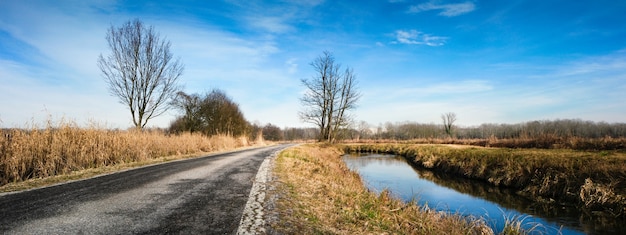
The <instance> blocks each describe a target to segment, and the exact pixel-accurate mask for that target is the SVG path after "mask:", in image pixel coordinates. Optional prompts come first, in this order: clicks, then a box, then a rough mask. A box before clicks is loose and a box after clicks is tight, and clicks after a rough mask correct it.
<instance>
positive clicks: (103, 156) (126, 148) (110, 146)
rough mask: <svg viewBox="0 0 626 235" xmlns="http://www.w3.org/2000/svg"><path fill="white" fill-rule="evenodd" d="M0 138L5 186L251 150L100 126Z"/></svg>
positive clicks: (221, 141) (240, 141)
mask: <svg viewBox="0 0 626 235" xmlns="http://www.w3.org/2000/svg"><path fill="white" fill-rule="evenodd" d="M1 134H2V135H1V136H0V185H4V184H7V183H10V182H19V181H24V180H27V179H31V178H42V177H48V176H54V175H59V174H66V173H69V172H72V171H76V170H82V169H87V168H96V167H102V166H110V165H115V164H118V163H128V162H136V161H143V160H147V159H151V158H158V157H164V156H170V155H187V154H195V153H201V152H213V151H220V150H227V149H234V148H237V147H241V146H246V145H248V144H249V143H248V141H247V139H246V138H234V137H230V136H223V135H222V136H212V137H207V136H203V135H200V134H190V133H184V134H180V135H166V134H164V133H163V132H161V131H136V130H130V131H124V130H108V129H104V128H101V127H99V126H98V125H90V126H89V127H86V128H84V127H79V125H77V124H76V123H75V122H71V121H65V120H62V121H60V122H59V123H58V124H55V123H52V122H50V121H49V122H48V123H47V124H46V126H45V127H43V128H40V127H37V126H35V125H33V127H31V128H29V129H4V130H2V131H1Z"/></svg>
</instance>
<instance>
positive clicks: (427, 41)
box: [392, 30, 448, 47]
mask: <svg viewBox="0 0 626 235" xmlns="http://www.w3.org/2000/svg"><path fill="white" fill-rule="evenodd" d="M394 36H395V38H396V41H393V42H392V43H401V44H414V45H427V46H433V47H434V46H443V45H444V44H445V42H446V40H447V39H448V37H441V36H433V35H430V34H425V33H422V32H420V31H417V30H408V31H405V30H397V31H396V32H395V35H394Z"/></svg>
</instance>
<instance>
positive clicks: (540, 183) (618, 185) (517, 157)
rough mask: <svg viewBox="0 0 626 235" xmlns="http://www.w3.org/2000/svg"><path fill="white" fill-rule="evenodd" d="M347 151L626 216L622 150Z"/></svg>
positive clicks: (373, 147)
mask: <svg viewBox="0 0 626 235" xmlns="http://www.w3.org/2000/svg"><path fill="white" fill-rule="evenodd" d="M345 150H346V151H352V152H377V153H391V154H398V155H402V156H404V157H406V158H407V159H408V160H409V161H411V162H412V163H413V164H414V165H416V166H418V167H423V168H428V169H433V170H435V171H439V172H443V173H446V174H451V175H456V176H460V177H465V178H471V179H478V180H483V181H485V182H488V183H490V184H492V185H495V186H503V187H510V188H514V189H516V190H517V191H518V192H519V193H520V194H522V195H526V196H528V197H529V198H531V199H533V200H541V201H547V202H551V201H556V202H569V203H574V204H577V205H578V206H580V207H581V208H583V209H584V210H587V211H590V212H591V211H593V212H594V214H595V213H598V212H601V213H603V214H604V216H608V217H611V218H621V219H624V218H625V217H626V154H625V153H623V152H622V151H576V150H567V149H511V148H484V147H472V146H458V145H416V144H353V145H345Z"/></svg>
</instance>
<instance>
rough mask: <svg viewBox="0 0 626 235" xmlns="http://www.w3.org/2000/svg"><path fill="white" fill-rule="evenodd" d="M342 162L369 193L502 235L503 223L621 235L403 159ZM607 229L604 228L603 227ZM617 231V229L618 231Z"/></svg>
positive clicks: (575, 214)
mask: <svg viewBox="0 0 626 235" xmlns="http://www.w3.org/2000/svg"><path fill="white" fill-rule="evenodd" d="M343 160H344V161H345V162H346V164H347V165H348V167H349V168H350V169H352V170H355V171H357V172H359V174H360V175H361V178H362V179H363V180H364V181H365V184H366V185H367V187H368V188H370V190H373V191H375V192H381V191H382V190H384V189H387V190H389V191H390V192H391V194H392V195H394V196H396V197H398V198H401V199H403V200H404V201H407V202H409V201H415V202H417V203H418V204H420V205H427V206H428V207H429V208H431V209H435V210H438V211H448V212H452V213H458V214H462V215H468V216H469V215H471V216H476V217H483V218H485V219H486V221H487V223H488V224H489V225H490V226H491V227H492V228H493V229H494V231H495V232H496V234H497V233H498V232H500V231H501V230H502V229H503V227H504V224H505V220H506V219H507V218H508V219H517V220H520V219H521V220H523V224H524V226H523V227H524V228H531V227H535V228H534V229H533V231H534V233H535V234H565V235H573V234H585V233H588V234H620V232H619V231H626V230H624V225H621V226H620V224H621V223H619V222H618V221H609V222H608V225H607V222H606V221H605V220H600V221H596V220H598V219H597V218H594V216H593V215H591V216H585V215H583V214H581V212H580V211H577V210H576V209H575V208H572V207H568V206H565V205H558V204H557V205H555V203H537V202H532V201H529V200H526V199H524V198H523V197H520V196H518V195H516V194H515V192H513V191H510V190H506V189H501V188H497V187H493V186H490V185H487V184H485V183H482V182H480V181H473V180H467V179H458V178H450V177H446V176H445V175H441V174H436V173H434V172H432V171H428V170H419V169H415V168H413V167H411V166H410V165H409V164H408V163H407V161H406V160H405V159H404V158H403V157H399V156H394V155H380V154H369V155H351V154H348V155H345V156H344V157H343ZM607 226H608V227H607ZM620 227H621V228H620Z"/></svg>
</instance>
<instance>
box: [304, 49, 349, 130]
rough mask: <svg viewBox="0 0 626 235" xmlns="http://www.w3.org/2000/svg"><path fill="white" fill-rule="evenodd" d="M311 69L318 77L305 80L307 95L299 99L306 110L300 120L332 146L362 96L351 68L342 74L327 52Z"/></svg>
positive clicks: (315, 61) (314, 62) (339, 67)
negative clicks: (314, 127)
mask: <svg viewBox="0 0 626 235" xmlns="http://www.w3.org/2000/svg"><path fill="white" fill-rule="evenodd" d="M311 66H313V68H314V69H315V72H316V75H315V76H314V77H313V78H311V79H302V84H303V85H304V86H305V87H306V88H307V91H306V93H305V94H304V96H303V97H302V98H301V99H300V101H301V103H302V105H303V106H304V107H305V110H304V111H301V112H300V113H299V115H300V119H301V120H303V121H304V122H308V123H312V124H315V125H316V126H317V127H318V128H319V130H320V135H319V141H327V142H333V141H334V140H335V138H336V137H337V131H338V130H339V129H340V128H344V127H345V126H347V125H348V124H349V123H350V121H351V120H350V116H349V115H348V111H349V110H352V109H354V108H356V103H357V101H358V100H359V98H360V96H361V95H360V94H359V92H358V90H357V87H356V76H355V75H354V72H353V71H352V69H350V68H346V69H345V71H343V72H341V65H339V64H337V63H336V62H335V58H334V57H333V55H332V53H330V52H328V51H324V52H323V54H322V55H321V56H320V57H318V58H317V59H315V60H314V61H313V62H312V63H311Z"/></svg>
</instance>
